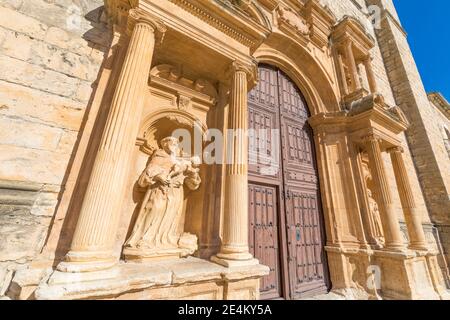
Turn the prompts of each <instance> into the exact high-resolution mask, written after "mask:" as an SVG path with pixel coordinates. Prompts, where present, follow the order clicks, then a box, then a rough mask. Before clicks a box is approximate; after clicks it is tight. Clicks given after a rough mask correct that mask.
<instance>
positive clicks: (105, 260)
mask: <svg viewBox="0 0 450 320" xmlns="http://www.w3.org/2000/svg"><path fill="white" fill-rule="evenodd" d="M117 262H118V259H117V258H116V257H113V256H112V255H111V254H110V253H109V252H98V251H85V252H78V251H77V252H76V251H70V252H69V253H67V255H66V257H65V261H62V262H60V263H59V264H58V266H57V270H58V271H62V272H72V273H80V272H93V271H100V270H105V269H109V268H112V267H114V266H115V265H116V264H117Z"/></svg>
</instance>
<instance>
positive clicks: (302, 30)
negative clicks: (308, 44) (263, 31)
mask: <svg viewBox="0 0 450 320" xmlns="http://www.w3.org/2000/svg"><path fill="white" fill-rule="evenodd" d="M277 13H278V23H279V25H280V27H283V26H284V27H287V28H288V29H291V32H293V33H295V34H297V35H300V36H309V34H310V31H309V26H308V24H307V22H306V20H305V19H304V18H302V17H301V16H300V15H299V14H297V13H296V12H295V11H294V10H293V9H292V8H288V7H284V6H279V7H278V9H277Z"/></svg>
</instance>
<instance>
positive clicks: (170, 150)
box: [124, 137, 201, 257]
mask: <svg viewBox="0 0 450 320" xmlns="http://www.w3.org/2000/svg"><path fill="white" fill-rule="evenodd" d="M160 145H161V149H159V150H157V151H155V152H154V154H153V155H152V156H151V159H150V162H149V164H148V165H147V168H146V169H145V170H144V172H143V173H142V174H141V176H140V177H139V181H138V184H139V186H141V187H142V188H146V189H147V192H146V193H145V196H144V199H143V201H142V206H141V209H140V211H139V214H138V217H137V220H136V224H135V225H134V228H133V232H132V234H131V236H130V238H129V239H128V240H127V241H126V243H125V250H124V255H125V256H127V255H128V256H133V257H139V256H142V257H153V256H155V257H158V256H165V255H168V256H170V255H178V256H186V255H189V254H193V253H194V252H195V250H196V249H197V237H196V236H195V235H191V234H187V233H184V217H183V214H184V213H183V203H184V196H185V194H184V193H185V192H184V186H186V187H187V188H188V189H190V190H197V189H198V188H199V186H200V183H201V179H200V176H199V171H200V169H199V168H198V164H199V160H198V159H194V158H192V159H189V160H186V159H183V158H180V157H178V153H179V147H178V139H176V138H174V137H167V138H165V139H163V140H161V142H160Z"/></svg>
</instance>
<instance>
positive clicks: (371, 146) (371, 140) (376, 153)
mask: <svg viewBox="0 0 450 320" xmlns="http://www.w3.org/2000/svg"><path fill="white" fill-rule="evenodd" d="M365 144H366V150H367V154H368V155H369V167H370V172H371V174H372V178H373V182H374V187H375V193H376V194H375V199H376V200H377V203H378V206H379V210H380V214H381V224H382V226H383V231H384V237H385V241H386V247H385V249H387V250H393V251H403V250H404V249H405V246H404V244H403V239H402V236H401V231H400V224H399V221H398V218H397V215H396V213H395V211H394V209H393V203H392V196H391V191H390V189H389V185H388V182H387V181H388V180H387V177H386V170H385V167H384V163H383V158H382V156H381V149H380V143H379V140H378V138H377V137H376V136H374V135H370V136H367V137H366V138H365Z"/></svg>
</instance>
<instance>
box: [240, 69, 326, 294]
mask: <svg viewBox="0 0 450 320" xmlns="http://www.w3.org/2000/svg"><path fill="white" fill-rule="evenodd" d="M259 75H260V81H259V83H258V85H257V86H256V88H254V89H253V90H252V91H251V92H250V93H249V129H250V130H252V129H253V130H255V131H253V133H252V134H251V135H250V144H249V158H250V165H249V219H250V221H249V223H250V237H249V238H250V239H249V241H250V250H251V253H252V254H253V255H254V256H255V257H256V258H258V259H259V260H260V261H261V263H263V264H265V265H268V266H269V267H270V269H271V272H270V274H269V275H268V276H266V277H264V278H263V279H262V283H261V294H262V297H263V298H268V299H270V298H280V297H283V298H293V299H295V298H301V297H306V296H311V295H315V294H320V293H324V292H326V291H327V289H328V282H329V281H328V270H327V264H326V257H325V250H324V245H325V241H324V233H325V232H324V223H323V221H324V220H323V216H322V209H321V200H320V191H319V190H320V188H319V179H318V171H317V162H316V157H315V147H314V138H313V132H312V128H311V127H310V125H309V124H308V118H309V116H310V111H309V108H308V105H307V102H306V100H305V98H304V96H303V94H302V93H301V91H300V90H299V89H298V87H297V85H296V84H295V83H294V82H293V81H292V80H291V79H290V78H289V77H288V76H287V75H286V74H285V73H284V72H283V71H281V70H280V69H278V68H276V67H272V66H269V65H260V66H259ZM258 130H267V131H265V132H264V131H258ZM278 146H281V148H278ZM269 167H270V170H269Z"/></svg>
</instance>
